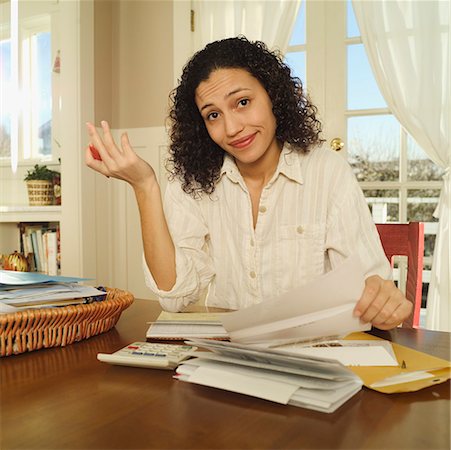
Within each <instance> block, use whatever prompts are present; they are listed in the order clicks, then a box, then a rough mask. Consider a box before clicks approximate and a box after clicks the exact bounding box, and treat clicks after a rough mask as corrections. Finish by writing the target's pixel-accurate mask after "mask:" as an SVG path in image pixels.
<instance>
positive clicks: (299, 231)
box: [276, 223, 326, 291]
mask: <svg viewBox="0 0 451 450" xmlns="http://www.w3.org/2000/svg"><path fill="white" fill-rule="evenodd" d="M277 238H278V239H277V241H278V246H277V251H276V259H277V265H276V271H277V274H278V276H277V279H278V285H279V289H280V290H282V291H286V290H289V289H292V288H294V287H295V286H299V285H302V284H305V283H307V282H309V281H311V280H313V279H314V278H316V277H317V276H319V275H321V274H323V273H324V264H325V251H326V248H325V242H326V225H325V224H321V223H320V224H299V225H286V226H281V227H279V229H278V236H277Z"/></svg>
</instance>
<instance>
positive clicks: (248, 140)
mask: <svg viewBox="0 0 451 450" xmlns="http://www.w3.org/2000/svg"><path fill="white" fill-rule="evenodd" d="M256 135H257V133H254V134H251V135H249V136H245V137H244V138H241V139H237V140H235V141H232V142H230V144H229V145H231V146H232V147H235V148H245V147H248V146H249V145H251V144H252V142H254V139H255V136H256Z"/></svg>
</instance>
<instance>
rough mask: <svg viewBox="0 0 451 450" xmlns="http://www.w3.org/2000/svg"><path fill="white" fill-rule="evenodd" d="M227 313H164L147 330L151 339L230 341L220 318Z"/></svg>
mask: <svg viewBox="0 0 451 450" xmlns="http://www.w3.org/2000/svg"><path fill="white" fill-rule="evenodd" d="M223 314H227V313H169V312H166V311H162V312H161V313H160V315H159V316H158V319H157V320H156V322H154V323H152V324H151V325H150V327H149V329H148V330H147V333H146V337H147V338H149V339H164V340H166V339H177V340H181V339H191V338H209V339H228V337H229V335H228V333H227V331H226V330H225V329H224V327H223V326H222V324H221V320H220V317H221V315H223Z"/></svg>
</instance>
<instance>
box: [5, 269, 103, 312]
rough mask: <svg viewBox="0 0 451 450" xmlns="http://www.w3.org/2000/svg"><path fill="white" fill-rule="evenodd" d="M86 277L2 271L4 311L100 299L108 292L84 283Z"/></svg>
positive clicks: (65, 304)
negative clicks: (82, 282)
mask: <svg viewBox="0 0 451 450" xmlns="http://www.w3.org/2000/svg"><path fill="white" fill-rule="evenodd" d="M84 280H86V279H85V278H76V277H61V276H49V275H44V274H41V273H36V272H14V271H10V270H0V313H15V312H17V311H20V310H24V309H29V308H44V307H56V306H67V305H72V304H79V303H86V302H90V301H98V300H102V299H104V298H105V295H106V292H104V291H101V290H99V289H97V288H94V287H92V286H85V285H82V284H80V282H81V281H84Z"/></svg>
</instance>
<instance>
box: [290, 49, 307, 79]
mask: <svg viewBox="0 0 451 450" xmlns="http://www.w3.org/2000/svg"><path fill="white" fill-rule="evenodd" d="M285 62H286V63H287V64H288V65H289V66H290V68H291V74H292V76H295V77H298V78H300V79H301V81H302V84H303V85H304V87H305V86H306V85H307V76H306V65H305V52H290V53H287V54H286V55H285Z"/></svg>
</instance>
